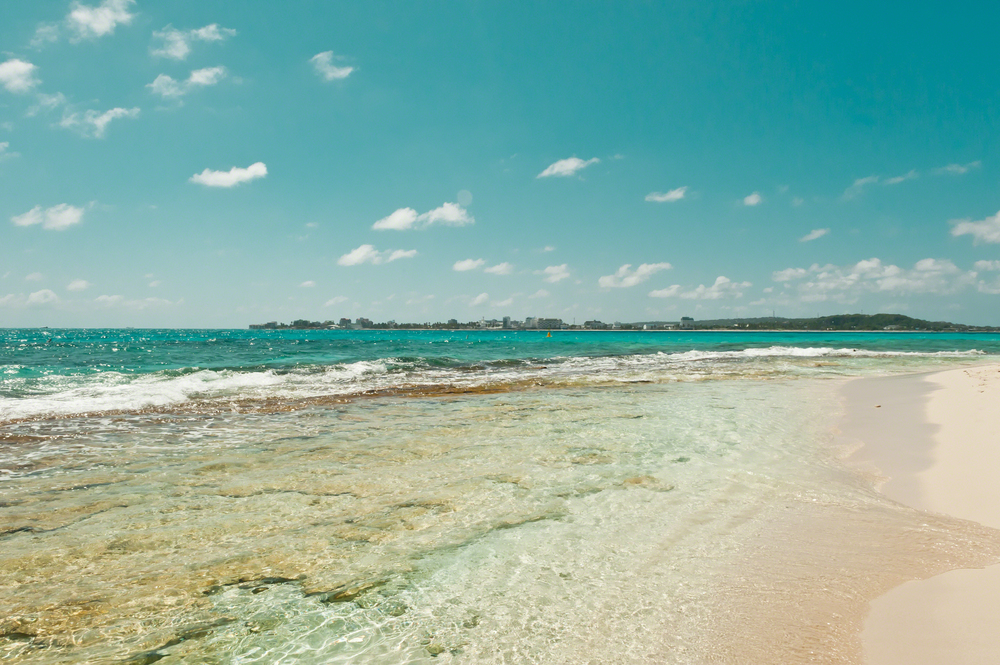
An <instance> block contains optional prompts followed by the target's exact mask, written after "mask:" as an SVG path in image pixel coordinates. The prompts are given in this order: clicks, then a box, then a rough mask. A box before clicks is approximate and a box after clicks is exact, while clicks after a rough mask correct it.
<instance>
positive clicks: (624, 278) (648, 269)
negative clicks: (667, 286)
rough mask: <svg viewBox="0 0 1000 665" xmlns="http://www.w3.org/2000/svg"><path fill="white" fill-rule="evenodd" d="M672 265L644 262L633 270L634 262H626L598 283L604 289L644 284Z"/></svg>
mask: <svg viewBox="0 0 1000 665" xmlns="http://www.w3.org/2000/svg"><path fill="white" fill-rule="evenodd" d="M672 267H673V266H671V265H670V264H669V263H643V264H642V265H640V266H639V267H638V268H636V269H635V270H634V271H633V270H631V268H632V264H631V263H626V264H625V265H623V266H622V267H621V268H619V269H618V272H616V273H615V274H613V275H605V276H604V277H601V278H600V279H598V280H597V284H598V285H599V286H600V287H601V288H603V289H610V288H628V287H630V286H635V285H637V284H642V283H643V282H645V281H646V280H647V279H649V278H650V277H651V276H653V275H655V274H656V273H658V272H660V271H661V270H670V269H671V268H672Z"/></svg>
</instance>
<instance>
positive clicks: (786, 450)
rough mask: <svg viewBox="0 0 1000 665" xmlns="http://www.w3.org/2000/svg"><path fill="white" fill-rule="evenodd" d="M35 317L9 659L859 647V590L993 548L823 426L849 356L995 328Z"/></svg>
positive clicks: (23, 363) (22, 416) (11, 466)
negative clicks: (903, 332)
mask: <svg viewBox="0 0 1000 665" xmlns="http://www.w3.org/2000/svg"><path fill="white" fill-rule="evenodd" d="M51 332H52V336H53V337H55V336H57V335H60V334H64V335H65V339H63V341H60V342H58V343H62V344H68V345H69V346H68V350H66V349H64V351H63V352H61V354H62V355H60V354H59V353H54V352H53V351H52V350H51V347H52V345H54V344H56V343H57V342H56V341H53V342H52V343H48V342H45V341H42V340H44V339H46V335H45V334H44V333H43V332H40V331H5V334H7V335H8V336H7V337H6V338H5V340H6V341H5V344H6V346H5V347H4V352H3V353H4V355H3V362H5V363H7V364H6V365H5V366H4V369H3V370H0V371H5V372H7V373H6V374H4V377H5V378H4V379H3V386H2V391H3V392H2V398H0V408H2V409H4V411H3V413H5V414H7V417H6V420H7V423H6V424H5V425H3V426H2V427H0V607H3V608H5V609H4V610H3V612H2V613H0V635H3V637H0V657H5V658H9V659H11V660H12V661H13V662H32V663H33V662H38V663H60V662H102V661H104V662H120V661H125V662H134V663H140V662H161V663H204V662H218V663H273V662H289V663H291V662H295V663H330V662H374V663H405V662H412V663H418V662H428V663H429V662H441V661H447V662H468V663H480V662H488V663H515V662H516V663H523V662H529V663H530V662H535V663H588V662H621V663H642V662H648V663H692V662H748V663H757V662H759V663H766V662H787V663H793V662H830V663H840V662H857V657H858V650H857V644H856V636H855V631H856V627H857V624H856V622H857V620H858V619H859V618H860V616H861V614H862V613H863V612H864V610H865V608H866V603H867V601H868V599H870V598H871V597H873V596H875V595H878V594H879V593H881V592H882V591H884V590H885V589H887V588H890V587H891V586H893V585H895V584H898V583H900V582H901V581H903V580H906V579H912V578H914V577H920V576H927V575H930V574H934V573H936V572H940V571H943V570H947V569H950V568H954V567H958V566H968V565H981V564H982V563H984V562H989V561H994V560H1000V541H998V540H997V537H996V534H995V533H994V532H992V531H990V530H987V529H983V528H980V527H977V526H976V525H972V524H969V523H964V522H961V521H958V520H950V519H947V518H938V517H931V516H928V515H924V514H921V513H918V512H916V511H913V510H911V509H908V508H905V507H903V506H899V505H896V504H893V503H892V502H889V501H886V500H885V499H883V498H882V497H881V496H880V495H878V494H877V493H875V492H874V491H873V490H872V488H871V486H870V485H869V483H868V481H867V480H866V479H864V478H862V477H859V476H857V475H855V474H853V473H852V472H851V471H849V470H848V469H846V468H845V467H844V466H843V465H842V464H841V462H840V461H839V460H838V454H839V452H840V451H838V450H836V449H835V448H834V447H833V446H832V445H831V441H832V437H833V427H834V425H835V423H836V417H837V414H838V412H839V409H840V404H839V401H838V398H837V395H836V392H835V390H833V387H834V386H836V385H837V384H838V382H839V380H840V379H841V378H842V377H845V376H858V375H870V374H883V373H890V372H900V371H913V370H918V369H928V368H936V367H943V366H952V365H955V364H960V363H968V362H976V361H980V360H983V359H988V358H989V355H986V356H984V355H983V352H985V353H987V354H994V353H996V351H997V344H998V338H997V337H996V336H992V337H990V336H966V337H945V336H928V337H927V338H926V339H923V340H921V339H920V338H919V337H917V336H900V335H897V336H891V337H890V336H885V337H883V336H876V335H856V336H848V337H846V338H845V337H844V336H830V335H826V336H817V337H812V336H796V335H786V336H780V335H779V336H767V335H752V336H750V335H746V334H743V333H739V334H732V333H726V334H720V335H713V336H712V337H711V338H706V337H699V335H698V334H681V335H678V336H677V337H671V336H670V335H664V334H660V333H657V334H646V335H643V334H622V335H621V336H620V338H619V339H616V336H617V334H616V333H610V334H608V333H592V334H579V335H568V337H569V339H567V340H559V336H560V335H561V334H562V333H554V334H553V337H552V338H545V337H544V336H543V335H541V334H538V333H520V334H515V335H507V336H503V335H498V334H496V333H489V334H480V335H470V339H469V340H465V339H464V338H463V339H455V335H453V334H451V333H410V334H404V335H401V337H402V339H393V338H392V337H391V336H390V335H388V334H385V335H383V334H382V333H356V332H355V333H337V334H336V335H334V334H333V333H319V334H318V337H320V338H321V339H313V338H312V337H310V334H312V335H316V333H304V332H302V333H299V332H295V333H288V332H285V333H281V334H276V333H264V334H258V333H257V331H253V332H252V333H249V332H245V331H233V332H229V333H223V332H220V331H211V332H204V331H195V332H190V333H189V332H186V331H71V332H67V333H63V332H62V331H51ZM213 335H214V337H213ZM224 335H230V336H231V337H232V338H234V340H235V341H234V342H233V344H231V345H230V344H223V345H221V346H213V344H216V343H215V342H211V341H209V340H211V339H216V340H218V339H220V338H222V337H223V336H224ZM491 335H492V336H491ZM186 336H189V338H188V337H186ZM552 340H559V346H558V347H556V346H546V345H547V344H548V343H549V342H551V341H552ZM692 340H693V341H692ZM258 345H260V350H256V349H257V347H258ZM126 346H127V347H128V348H133V347H138V349H139V350H134V351H129V352H128V353H135V354H136V356H135V357H138V358H140V359H141V360H130V361H123V360H120V358H119V359H118V362H117V364H116V363H115V362H113V360H114V359H116V358H118V356H115V355H114V354H118V353H124V351H123V349H124V348H126ZM382 347H384V348H382ZM115 348H117V349H119V350H118V351H114V350H113V349H115ZM265 349H266V350H265ZM439 349H443V350H439ZM81 358H83V359H81ZM86 358H90V359H91V361H87V360H85V359H86ZM390 358H392V359H399V358H406V359H408V360H406V361H405V362H404V361H399V360H389V359H390ZM234 359H235V360H238V362H235V361H234ZM358 363H371V364H379V363H381V364H382V365H384V366H385V369H384V371H381V372H380V373H377V374H376V375H374V378H373V377H372V376H369V377H367V378H366V377H365V374H364V373H362V374H361V378H360V379H358V378H349V379H343V380H342V377H343V376H344V375H343V372H344V371H345V370H344V368H347V367H351V366H353V365H356V364H358ZM403 365H405V368H403V369H400V367H402V366H403ZM550 369H551V371H550ZM10 370H13V371H10ZM172 372H173V373H174V374H175V375H172V374H171V373H172ZM207 372H214V373H215V374H216V375H218V376H228V377H229V379H230V381H231V382H230V384H226V385H225V386H223V385H222V384H214V383H212V382H211V381H209V382H207V383H208V384H209V386H210V387H208V388H203V389H202V390H200V391H193V392H189V393H185V392H183V391H180V392H178V393H169V397H170V398H169V399H164V400H162V401H160V402H157V403H155V404H154V405H151V404H150V403H148V400H149V399H151V398H150V397H149V396H150V394H154V395H159V396H160V397H162V396H163V395H164V394H166V392H165V391H161V392H158V393H157V392H155V390H152V389H151V388H150V386H153V387H154V388H155V389H156V390H159V389H160V388H162V387H163V385H161V384H166V385H172V386H175V385H176V384H173V383H171V382H174V381H177V380H180V379H183V378H184V377H192V376H198V375H199V374H202V376H208V375H205V374H203V373H207ZM226 373H228V374H226ZM436 373H437V374H436ZM327 374H333V375H336V376H337V377H341V378H338V379H331V377H330V376H327ZM497 374H499V375H500V376H499V377H498V376H496V375H497ZM112 375H113V376H115V377H116V378H115V379H114V381H110V380H109V379H108V378H107V377H108V376H112ZM261 376H267V377H277V378H279V379H280V381H276V382H275V383H273V384H268V383H266V382H263V381H260V380H259V377H261ZM289 376H291V377H293V378H291V379H286V378H285V377H289ZM316 376H319V377H324V378H322V379H319V380H317V379H316V378H315V377H316ZM233 377H238V378H239V381H242V382H243V383H242V384H237V382H236V381H235V380H234V379H233ZM309 377H312V378H309ZM387 377H388V378H387ZM250 379H257V380H258V382H257V383H256V384H254V385H252V386H251V387H247V386H248V385H249V384H250V383H251V381H250ZM375 379H378V380H381V381H383V383H381V384H379V383H377V381H376V380H375ZM219 380H220V381H221V380H222V379H219ZM115 381H117V383H115ZM324 381H325V382H324ZM324 390H326V391H327V392H324ZM248 391H249V392H250V393H251V394H250V395H249V396H247V395H246V393H247V392H248ZM372 391H378V392H377V394H376V395H375V396H368V397H365V396H364V393H365V392H372ZM136 394H138V395H139V397H138V398H136V396H135V395H136ZM129 400H135V401H132V402H130V401H129ZM142 400H147V402H144V401H142ZM95 404H103V405H110V406H104V407H101V408H95ZM52 405H61V406H60V408H55V407H53V406H52ZM43 406H44V407H45V408H42V407H43ZM60 409H61V410H60ZM83 414H86V415H83Z"/></svg>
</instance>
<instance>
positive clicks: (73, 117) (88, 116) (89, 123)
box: [59, 108, 139, 139]
mask: <svg viewBox="0 0 1000 665" xmlns="http://www.w3.org/2000/svg"><path fill="white" fill-rule="evenodd" d="M137 117H139V109H138V108H131V109H125V108H113V109H109V110H107V111H104V112H103V113H101V112H99V111H84V112H83V113H65V114H64V115H63V117H62V120H60V121H59V126H60V127H64V128H66V129H75V130H76V131H78V132H80V134H81V135H82V136H85V137H89V138H95V139H100V138H104V132H105V131H106V130H107V127H108V124H110V123H111V121H112V120H118V119H119V118H137Z"/></svg>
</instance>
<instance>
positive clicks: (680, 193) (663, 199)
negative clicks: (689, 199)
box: [646, 186, 687, 203]
mask: <svg viewBox="0 0 1000 665" xmlns="http://www.w3.org/2000/svg"><path fill="white" fill-rule="evenodd" d="M686 192H687V187H686V186H685V187H678V188H677V189H671V190H670V191H669V192H651V193H649V194H646V200H647V201H652V202H653V203H672V202H674V201H680V200H681V199H683V198H684V194H685V193H686Z"/></svg>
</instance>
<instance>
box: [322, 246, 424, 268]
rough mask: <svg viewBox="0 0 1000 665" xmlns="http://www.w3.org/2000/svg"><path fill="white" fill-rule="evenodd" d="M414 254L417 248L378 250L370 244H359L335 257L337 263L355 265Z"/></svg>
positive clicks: (412, 255) (406, 257)
mask: <svg viewBox="0 0 1000 665" xmlns="http://www.w3.org/2000/svg"><path fill="white" fill-rule="evenodd" d="M416 255H417V250H415V249H408V250H403V249H395V250H386V251H384V252H380V251H378V250H377V249H375V248H374V247H373V246H372V245H361V246H360V247H358V248H356V249H352V250H351V251H350V252H348V253H347V254H344V255H343V256H341V257H340V258H339V259H337V263H338V264H339V265H342V266H356V265H360V264H362V263H371V264H374V265H378V264H380V263H391V262H393V261H396V260H398V259H408V258H411V257H414V256H416Z"/></svg>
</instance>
